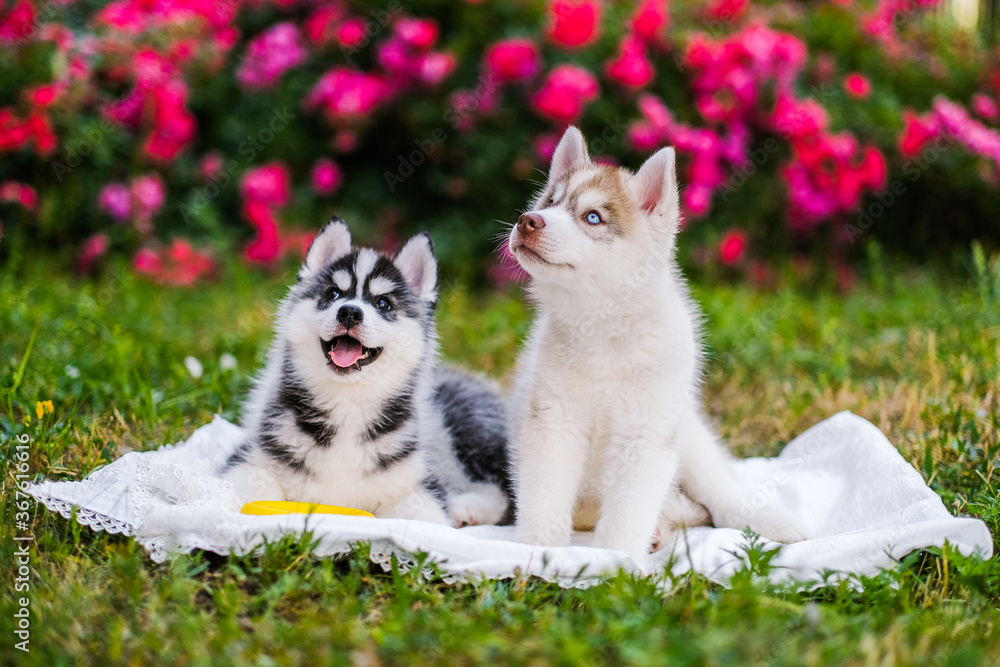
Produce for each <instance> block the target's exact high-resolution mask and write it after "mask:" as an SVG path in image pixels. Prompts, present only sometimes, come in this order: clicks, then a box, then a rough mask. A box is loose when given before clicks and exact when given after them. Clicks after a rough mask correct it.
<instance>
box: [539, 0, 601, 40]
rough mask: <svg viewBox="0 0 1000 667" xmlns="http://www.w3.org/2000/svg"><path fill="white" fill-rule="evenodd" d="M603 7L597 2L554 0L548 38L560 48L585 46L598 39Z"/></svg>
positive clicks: (550, 6)
mask: <svg viewBox="0 0 1000 667" xmlns="http://www.w3.org/2000/svg"><path fill="white" fill-rule="evenodd" d="M600 22H601V5H600V3H599V2H597V0H552V2H550V3H549V28H548V37H549V39H550V40H552V41H553V42H555V43H556V44H558V45H560V46H565V47H569V48H574V47H579V46H583V45H585V44H589V43H590V42H592V41H594V40H595V39H597V35H598V30H599V28H600Z"/></svg>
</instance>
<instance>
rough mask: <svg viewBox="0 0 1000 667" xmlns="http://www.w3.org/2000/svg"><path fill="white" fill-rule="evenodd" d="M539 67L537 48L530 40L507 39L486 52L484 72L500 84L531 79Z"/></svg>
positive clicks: (539, 60) (540, 61) (540, 64)
mask: <svg viewBox="0 0 1000 667" xmlns="http://www.w3.org/2000/svg"><path fill="white" fill-rule="evenodd" d="M541 67H542V59H541V56H540V55H539V53H538V46H536V45H535V43H534V42H533V41H531V40H530V39H525V38H514V39H508V40H504V41H501V42H496V43H495V44H493V45H492V46H490V47H489V48H488V49H487V50H486V71H487V72H488V73H490V74H492V75H493V78H494V79H496V80H497V81H498V82H500V83H506V82H509V81H524V80H526V79H531V78H533V77H534V76H535V75H536V74H538V72H539V70H540V69H541Z"/></svg>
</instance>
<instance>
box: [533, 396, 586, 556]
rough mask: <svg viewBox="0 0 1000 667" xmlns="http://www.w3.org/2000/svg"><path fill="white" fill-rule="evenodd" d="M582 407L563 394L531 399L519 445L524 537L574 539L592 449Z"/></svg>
mask: <svg viewBox="0 0 1000 667" xmlns="http://www.w3.org/2000/svg"><path fill="white" fill-rule="evenodd" d="M548 395H549V396H552V395H553V394H552V393H548ZM578 412H579V411H577V410H575V409H574V408H573V406H570V405H567V404H565V402H564V401H560V400H559V399H558V398H547V399H536V400H535V401H534V402H533V403H532V406H531V410H530V412H529V414H528V416H527V418H526V420H525V423H524V426H523V429H522V431H521V434H520V438H519V441H518V443H517V447H516V451H515V475H516V482H517V540H518V541H519V542H526V543H528V544H540V545H542V546H566V545H568V544H569V542H570V533H571V532H572V530H573V507H574V505H575V504H576V497H577V492H578V491H579V487H580V479H581V477H582V476H583V466H584V459H585V457H586V454H587V433H586V428H585V427H584V426H583V425H584V424H586V423H587V422H586V421H585V420H584V418H583V416H582V415H580V414H577V413H578Z"/></svg>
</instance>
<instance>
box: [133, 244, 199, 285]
mask: <svg viewBox="0 0 1000 667" xmlns="http://www.w3.org/2000/svg"><path fill="white" fill-rule="evenodd" d="M132 268H133V270H135V272H136V273H139V274H141V275H144V276H146V277H147V278H150V279H152V280H153V281H154V282H157V283H160V284H161V285H174V286H180V287H190V286H191V285H194V284H196V283H198V282H199V281H201V280H202V279H204V278H207V277H210V276H211V274H212V273H214V272H215V263H214V262H213V261H212V258H211V256H210V255H209V254H208V253H207V252H205V251H202V250H196V249H195V248H193V247H192V246H191V244H190V243H189V242H188V241H186V240H184V239H175V240H174V241H173V242H172V243H171V244H170V245H169V246H167V247H166V248H158V249H154V248H143V249H141V250H139V252H137V253H136V254H135V256H134V257H133V258H132Z"/></svg>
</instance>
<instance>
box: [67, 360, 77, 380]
mask: <svg viewBox="0 0 1000 667" xmlns="http://www.w3.org/2000/svg"><path fill="white" fill-rule="evenodd" d="M63 370H64V371H66V375H68V376H70V377H71V378H73V379H74V380H75V379H77V378H78V377H80V369H79V368H77V367H76V366H74V365H72V364H67V365H66V368H64V369H63Z"/></svg>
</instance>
